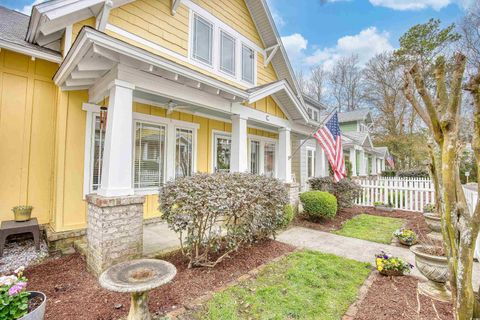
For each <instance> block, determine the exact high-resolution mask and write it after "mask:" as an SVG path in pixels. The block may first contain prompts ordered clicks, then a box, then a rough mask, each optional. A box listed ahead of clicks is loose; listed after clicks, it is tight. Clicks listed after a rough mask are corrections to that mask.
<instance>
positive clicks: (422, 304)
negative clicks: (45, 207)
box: [354, 273, 453, 320]
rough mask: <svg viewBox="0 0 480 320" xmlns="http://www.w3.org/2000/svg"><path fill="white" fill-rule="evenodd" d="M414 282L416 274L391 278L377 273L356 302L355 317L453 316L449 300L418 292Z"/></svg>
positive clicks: (368, 319) (361, 319) (380, 319)
mask: <svg viewBox="0 0 480 320" xmlns="http://www.w3.org/2000/svg"><path fill="white" fill-rule="evenodd" d="M417 283H418V279H417V278H415V277H411V276H404V277H391V278H390V277H385V276H381V275H379V274H378V273H377V274H376V275H375V280H374V282H373V284H372V286H371V287H370V289H369V290H368V293H367V295H366V296H365V298H364V300H363V301H362V302H361V303H360V304H359V305H358V311H357V313H356V315H355V317H354V319H355V320H385V319H412V320H413V319H415V320H423V319H424V320H432V319H442V320H451V319H453V313H452V311H453V306H452V304H451V303H445V302H439V301H436V300H432V299H430V298H428V297H427V296H424V295H422V294H419V293H418V294H417Z"/></svg>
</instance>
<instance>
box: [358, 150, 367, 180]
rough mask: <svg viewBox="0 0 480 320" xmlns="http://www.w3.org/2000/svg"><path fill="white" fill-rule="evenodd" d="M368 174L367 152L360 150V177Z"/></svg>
mask: <svg viewBox="0 0 480 320" xmlns="http://www.w3.org/2000/svg"><path fill="white" fill-rule="evenodd" d="M366 174H367V166H366V163H365V151H363V150H360V172H359V174H358V175H360V176H364V175H366Z"/></svg>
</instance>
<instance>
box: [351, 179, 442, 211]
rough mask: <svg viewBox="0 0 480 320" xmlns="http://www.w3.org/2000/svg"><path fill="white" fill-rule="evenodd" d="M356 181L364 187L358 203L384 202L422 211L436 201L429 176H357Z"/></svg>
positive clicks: (369, 204) (398, 207) (364, 204)
mask: <svg viewBox="0 0 480 320" xmlns="http://www.w3.org/2000/svg"><path fill="white" fill-rule="evenodd" d="M355 182H356V183H358V184H359V185H360V186H361V187H362V191H361V192H360V194H359V196H358V197H357V199H356V204H357V205H361V206H373V205H374V203H375V202H383V203H390V204H392V206H393V207H394V208H395V209H399V210H405V211H420V212H421V211H423V207H424V206H425V205H426V204H428V203H435V198H434V197H435V190H434V188H433V183H432V181H431V180H430V179H429V178H398V177H393V178H392V177H389V178H386V177H373V178H357V179H355Z"/></svg>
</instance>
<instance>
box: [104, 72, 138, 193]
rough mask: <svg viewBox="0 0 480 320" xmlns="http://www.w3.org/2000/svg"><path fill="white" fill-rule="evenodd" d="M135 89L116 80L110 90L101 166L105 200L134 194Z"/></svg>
mask: <svg viewBox="0 0 480 320" xmlns="http://www.w3.org/2000/svg"><path fill="white" fill-rule="evenodd" d="M133 89H134V86H133V85H132V84H130V83H127V82H124V81H119V80H115V82H114V83H113V86H112V87H111V88H110V97H109V103H108V114H107V129H106V134H105V146H104V153H103V163H102V181H101V182H102V183H101V187H100V189H99V190H98V194H99V195H101V196H104V197H113V196H126V195H133V188H132V139H133V138H132V136H133V132H132V130H133V129H132V126H133V123H132V119H133V111H132V97H133Z"/></svg>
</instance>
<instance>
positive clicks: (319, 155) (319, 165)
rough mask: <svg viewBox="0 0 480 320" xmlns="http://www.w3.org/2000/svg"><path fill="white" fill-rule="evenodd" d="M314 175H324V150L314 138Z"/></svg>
mask: <svg viewBox="0 0 480 320" xmlns="http://www.w3.org/2000/svg"><path fill="white" fill-rule="evenodd" d="M315 177H325V152H323V149H322V147H321V146H320V144H319V143H318V142H317V141H316V140H315Z"/></svg>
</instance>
